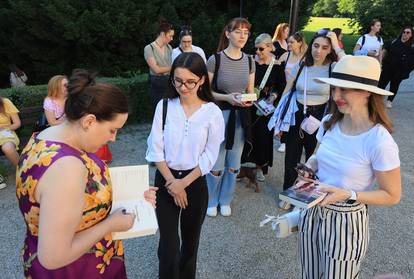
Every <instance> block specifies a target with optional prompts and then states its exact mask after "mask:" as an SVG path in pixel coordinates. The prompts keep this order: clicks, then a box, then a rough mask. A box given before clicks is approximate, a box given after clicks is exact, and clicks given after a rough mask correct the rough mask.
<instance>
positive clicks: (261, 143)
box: [242, 62, 286, 174]
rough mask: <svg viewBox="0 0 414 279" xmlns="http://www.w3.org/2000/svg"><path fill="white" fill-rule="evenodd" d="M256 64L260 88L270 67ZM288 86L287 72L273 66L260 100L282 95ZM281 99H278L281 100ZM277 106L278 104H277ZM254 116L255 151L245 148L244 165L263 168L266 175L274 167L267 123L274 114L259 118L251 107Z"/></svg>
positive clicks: (253, 136)
mask: <svg viewBox="0 0 414 279" xmlns="http://www.w3.org/2000/svg"><path fill="white" fill-rule="evenodd" d="M255 63H256V73H255V78H254V80H255V82H254V84H255V87H257V88H258V87H259V85H260V83H261V82H262V79H263V77H264V75H265V73H266V70H267V67H268V66H269V65H265V64H263V65H260V64H258V63H257V62H255ZM285 86H286V78H285V71H284V68H283V66H281V65H276V64H274V65H273V68H272V71H271V72H270V75H269V78H268V79H267V82H266V86H265V88H263V90H262V91H261V92H260V98H263V97H266V96H269V95H270V94H271V93H277V94H278V95H279V96H281V95H282V93H283V90H284V89H285ZM279 99H280V98H278V100H279ZM275 105H276V102H275ZM250 110H251V114H252V126H251V130H252V144H253V149H252V151H251V152H248V150H250V148H247V147H246V146H245V148H244V150H243V154H242V163H246V162H253V163H255V164H256V165H258V166H262V170H263V173H264V174H266V173H267V171H268V167H271V166H272V165H273V130H272V131H269V129H268V128H267V123H268V122H269V120H270V118H271V117H272V114H270V115H268V116H258V115H257V114H256V112H257V109H256V107H255V106H252V107H250Z"/></svg>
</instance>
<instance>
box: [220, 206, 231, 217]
mask: <svg viewBox="0 0 414 279" xmlns="http://www.w3.org/2000/svg"><path fill="white" fill-rule="evenodd" d="M220 214H221V215H222V216H224V217H228V216H230V215H231V207H230V205H220Z"/></svg>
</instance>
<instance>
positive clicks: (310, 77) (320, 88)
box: [289, 62, 336, 106]
mask: <svg viewBox="0 0 414 279" xmlns="http://www.w3.org/2000/svg"><path fill="white" fill-rule="evenodd" d="M335 65H336V62H334V63H332V66H331V70H333V68H335ZM299 68H300V64H299V63H298V64H296V65H294V66H293V68H292V69H291V72H290V76H289V79H291V80H292V81H293V80H295V78H296V75H297V74H298V71H299ZM305 71H307V74H306V75H307V79H306V81H305ZM321 77H329V64H326V65H321V66H310V67H308V66H306V67H304V68H303V69H302V72H300V75H299V78H298V81H297V83H296V92H297V97H296V98H297V101H298V102H299V103H301V104H302V105H303V104H304V101H305V100H304V90H305V82H306V105H308V106H316V105H321V104H325V103H326V102H328V100H329V93H330V86H329V84H326V83H321V82H317V81H315V80H314V79H315V78H321Z"/></svg>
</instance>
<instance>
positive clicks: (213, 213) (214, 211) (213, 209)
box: [207, 207, 217, 217]
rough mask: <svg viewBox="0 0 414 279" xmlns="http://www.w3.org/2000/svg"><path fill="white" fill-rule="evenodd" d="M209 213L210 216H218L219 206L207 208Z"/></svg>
mask: <svg viewBox="0 0 414 279" xmlns="http://www.w3.org/2000/svg"><path fill="white" fill-rule="evenodd" d="M207 215H208V216H210V217H216V216H217V207H209V208H207Z"/></svg>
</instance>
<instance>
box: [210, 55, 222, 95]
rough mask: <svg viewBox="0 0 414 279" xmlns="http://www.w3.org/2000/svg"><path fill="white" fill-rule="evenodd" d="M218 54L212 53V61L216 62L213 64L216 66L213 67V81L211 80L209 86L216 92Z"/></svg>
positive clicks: (218, 66)
mask: <svg viewBox="0 0 414 279" xmlns="http://www.w3.org/2000/svg"><path fill="white" fill-rule="evenodd" d="M220 58H221V57H220V53H219V52H217V53H214V60H215V61H216V62H215V63H216V65H215V67H214V76H213V80H212V82H211V84H212V85H213V88H212V89H213V91H216V92H217V91H218V88H217V75H218V70H219V68H220Z"/></svg>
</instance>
